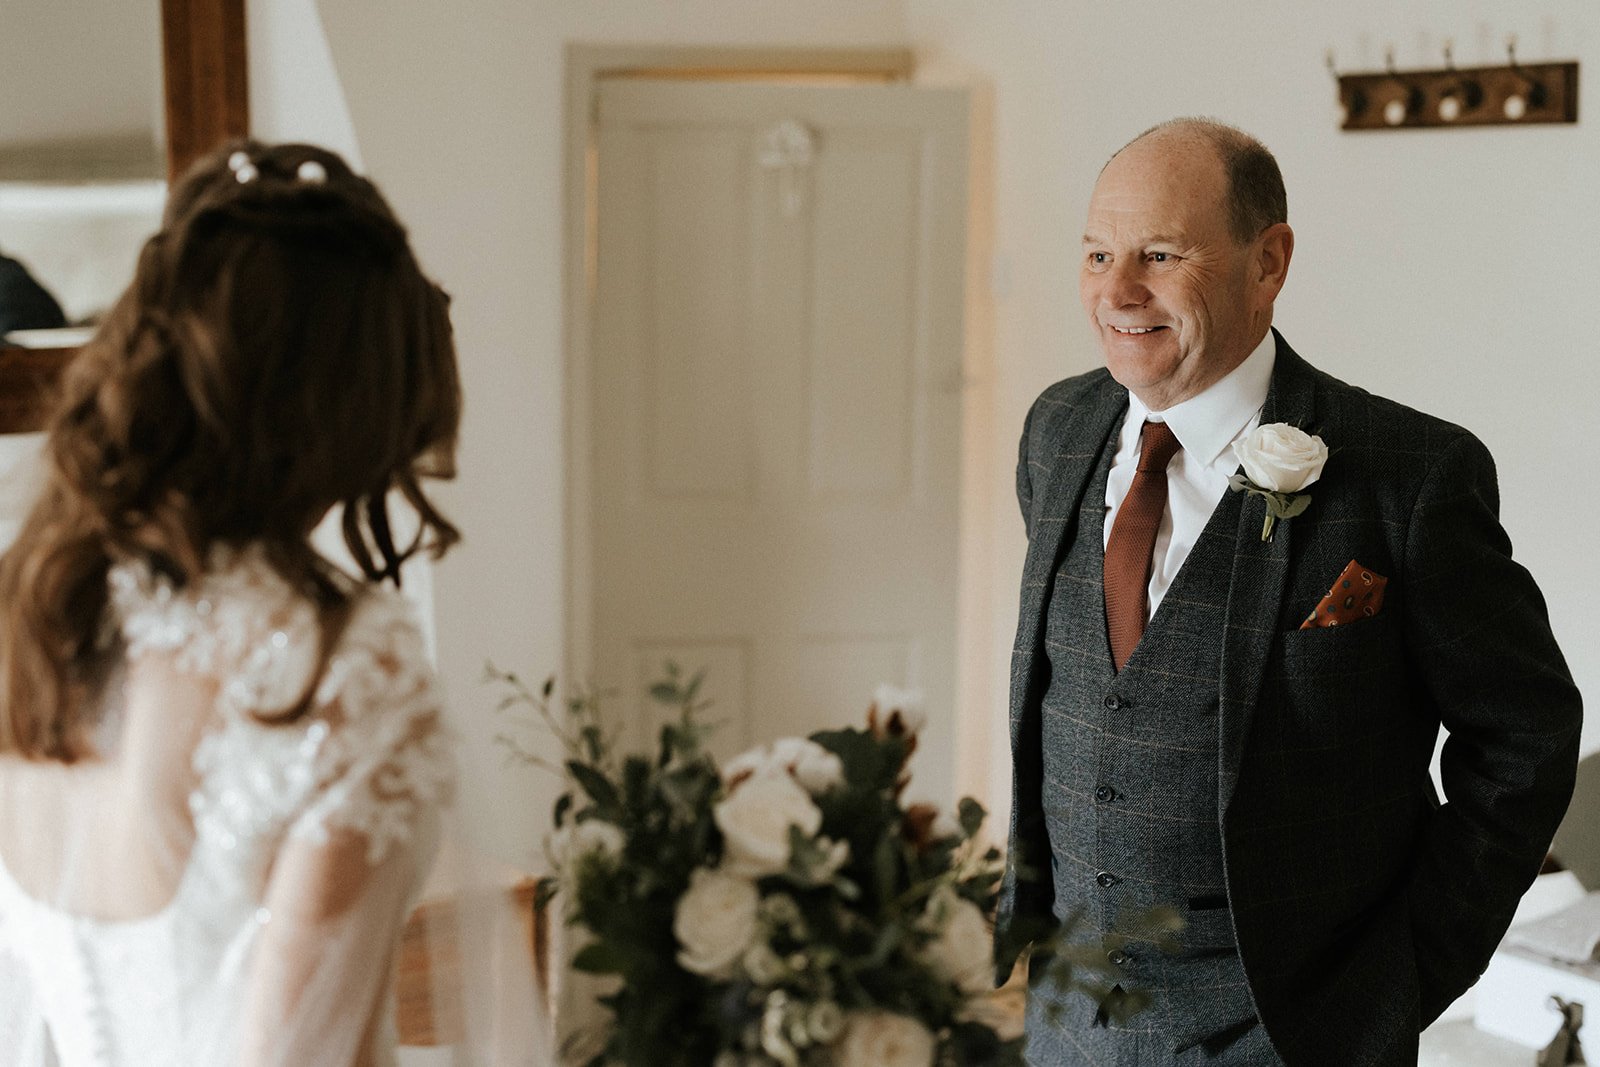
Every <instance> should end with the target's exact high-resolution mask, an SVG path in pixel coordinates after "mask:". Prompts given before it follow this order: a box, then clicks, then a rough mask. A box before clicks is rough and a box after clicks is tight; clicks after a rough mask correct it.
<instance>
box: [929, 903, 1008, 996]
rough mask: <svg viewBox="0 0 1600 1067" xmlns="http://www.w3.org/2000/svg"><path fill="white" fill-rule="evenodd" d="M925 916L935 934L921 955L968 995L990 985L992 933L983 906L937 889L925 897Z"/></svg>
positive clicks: (975, 994) (992, 983) (990, 986)
mask: <svg viewBox="0 0 1600 1067" xmlns="http://www.w3.org/2000/svg"><path fill="white" fill-rule="evenodd" d="M927 916H928V919H929V920H930V922H931V923H932V924H933V927H934V928H935V929H937V930H938V931H939V936H938V937H937V938H935V939H934V940H933V942H932V943H930V944H929V945H928V947H927V948H926V949H925V950H924V955H923V959H924V960H925V961H926V962H927V964H928V966H930V967H932V968H933V970H934V971H935V973H937V974H940V975H942V976H943V977H945V978H948V979H949V980H950V981H952V982H954V983H955V984H956V987H957V988H958V989H960V990H961V991H962V992H963V993H965V994H967V995H968V996H977V995H978V994H980V993H987V992H988V991H989V990H991V989H993V988H994V934H993V933H992V932H991V931H990V929H989V920H988V919H986V918H984V915H983V909H982V908H980V907H978V906H977V905H976V904H974V903H973V902H972V901H970V900H968V899H966V898H965V897H963V896H961V895H959V894H958V893H956V892H955V891H954V890H953V889H948V888H946V889H941V890H939V891H938V892H936V893H935V894H934V895H933V897H932V898H931V899H930V900H929V901H928V910H927Z"/></svg>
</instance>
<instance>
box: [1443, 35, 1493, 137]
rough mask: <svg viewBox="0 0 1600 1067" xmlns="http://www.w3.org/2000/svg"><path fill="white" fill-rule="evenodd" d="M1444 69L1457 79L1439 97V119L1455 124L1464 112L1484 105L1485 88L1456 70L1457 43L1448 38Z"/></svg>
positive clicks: (1445, 44) (1445, 46)
mask: <svg viewBox="0 0 1600 1067" xmlns="http://www.w3.org/2000/svg"><path fill="white" fill-rule="evenodd" d="M1444 69H1445V72H1446V73H1448V74H1454V75H1456V79H1455V81H1454V83H1453V84H1450V85H1449V86H1448V87H1447V88H1446V89H1445V90H1444V92H1443V93H1442V94H1441V95H1440V97H1439V104H1438V110H1439V119H1440V121H1441V122H1454V121H1456V119H1459V118H1460V117H1461V114H1462V112H1463V111H1471V110H1475V109H1476V108H1478V107H1479V106H1481V105H1482V104H1483V86H1481V85H1479V84H1478V82H1477V81H1476V80H1475V79H1473V78H1464V77H1461V75H1460V72H1459V71H1457V70H1456V60H1455V42H1454V41H1452V40H1451V39H1450V38H1448V37H1447V38H1445V42H1444Z"/></svg>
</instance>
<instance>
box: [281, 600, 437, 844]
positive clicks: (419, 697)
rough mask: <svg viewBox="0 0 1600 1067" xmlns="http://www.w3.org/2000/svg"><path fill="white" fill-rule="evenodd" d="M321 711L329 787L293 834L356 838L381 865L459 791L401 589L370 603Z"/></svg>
mask: <svg viewBox="0 0 1600 1067" xmlns="http://www.w3.org/2000/svg"><path fill="white" fill-rule="evenodd" d="M314 705H315V707H314V709H313V712H312V714H315V715H317V716H318V717H319V719H320V720H321V721H322V722H324V723H326V725H327V732H326V735H325V737H324V739H323V743H322V744H321V745H320V746H319V748H318V752H317V757H316V762H317V766H316V773H315V777H316V779H317V781H318V782H319V786H320V788H319V789H318V791H317V793H316V795H315V796H314V797H313V798H312V800H311V803H310V804H309V806H308V807H307V808H306V809H305V810H304V811H303V812H302V813H301V815H300V816H299V818H298V819H296V821H295V823H294V824H293V826H292V827H291V830H290V834H291V836H292V837H293V838H295V839H298V840H302V841H307V842H310V843H313V844H318V843H322V842H325V841H326V840H328V837H329V835H330V834H331V833H332V832H334V831H339V830H349V831H353V832H355V833H357V834H360V835H361V836H362V837H364V838H365V839H366V842H367V861H368V863H370V864H371V865H372V866H377V865H378V864H380V863H382V862H383V860H384V857H385V856H386V855H387V854H388V852H389V850H390V848H391V847H392V846H394V845H396V844H407V843H409V842H410V841H411V840H412V838H413V837H414V836H415V835H416V833H417V832H418V830H419V828H420V827H422V826H423V825H424V824H425V823H427V822H428V821H429V820H430V819H431V817H432V816H433V815H434V814H435V813H436V812H437V810H438V808H439V807H440V806H442V805H443V804H444V803H446V802H447V801H448V800H449V799H450V796H451V794H452V792H453V788H454V782H455V766H454V761H453V758H452V746H451V743H450V737H449V735H448V733H447V731H446V728H445V725H444V722H443V719H442V702H441V700H440V696H439V689H438V684H437V681H436V680H435V678H434V674H433V669H432V667H431V666H430V665H429V663H428V660H427V655H426V652H425V651H424V648H423V642H422V636H421V633H420V631H419V629H418V626H417V623H416V619H415V618H414V616H413V614H412V608H411V606H410V603H409V602H408V601H406V600H405V599H404V598H403V597H402V596H400V595H399V594H398V593H396V592H394V591H392V590H371V591H369V592H368V593H366V594H365V596H364V598H363V601H362V602H361V603H360V604H359V605H358V606H357V608H356V613H355V616H354V617H353V618H352V619H351V621H350V625H349V626H348V628H347V629H346V631H345V633H344V635H343V637H342V639H341V641H340V643H339V647H338V649H337V650H336V651H335V653H334V655H333V656H332V657H331V659H330V661H329V663H328V667H327V670H326V672H325V673H324V675H323V677H322V680H321V681H320V683H319V684H318V687H317V693H316V697H315V701H314Z"/></svg>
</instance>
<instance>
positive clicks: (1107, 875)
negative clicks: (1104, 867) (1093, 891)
mask: <svg viewBox="0 0 1600 1067" xmlns="http://www.w3.org/2000/svg"><path fill="white" fill-rule="evenodd" d="M1094 880H1095V881H1096V882H1098V883H1099V884H1100V888H1101V889H1110V888H1111V887H1112V886H1114V885H1116V884H1117V883H1118V882H1120V881H1122V879H1120V878H1118V877H1117V876H1116V875H1114V874H1112V873H1111V872H1110V871H1101V872H1100V873H1099V874H1097V875H1095V876H1094Z"/></svg>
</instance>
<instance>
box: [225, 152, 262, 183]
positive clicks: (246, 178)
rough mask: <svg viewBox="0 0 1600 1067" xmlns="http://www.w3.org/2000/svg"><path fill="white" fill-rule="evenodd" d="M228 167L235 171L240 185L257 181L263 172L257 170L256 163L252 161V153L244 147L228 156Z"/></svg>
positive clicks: (235, 176)
mask: <svg viewBox="0 0 1600 1067" xmlns="http://www.w3.org/2000/svg"><path fill="white" fill-rule="evenodd" d="M228 169H229V170H231V171H233V176H234V178H235V179H236V180H237V181H238V182H239V184H240V185H247V184H249V183H250V182H253V181H255V180H256V178H257V177H259V176H260V174H261V172H260V171H258V170H256V165H255V164H254V163H252V162H250V153H248V152H246V151H244V150H243V149H240V150H239V151H237V152H235V153H234V154H233V155H231V156H229V157H228Z"/></svg>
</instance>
